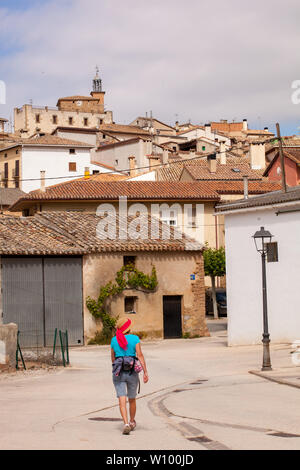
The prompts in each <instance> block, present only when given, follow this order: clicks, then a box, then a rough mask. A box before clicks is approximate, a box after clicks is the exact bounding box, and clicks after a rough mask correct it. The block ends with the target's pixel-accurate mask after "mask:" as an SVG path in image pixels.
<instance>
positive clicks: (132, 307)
mask: <svg viewBox="0 0 300 470" xmlns="http://www.w3.org/2000/svg"><path fill="white" fill-rule="evenodd" d="M136 304H137V297H125V299H124V310H125V313H133V314H134V313H136Z"/></svg>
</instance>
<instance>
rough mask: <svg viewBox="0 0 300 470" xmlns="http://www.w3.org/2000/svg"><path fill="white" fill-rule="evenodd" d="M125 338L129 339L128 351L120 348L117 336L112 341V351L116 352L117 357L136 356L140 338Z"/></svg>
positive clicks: (135, 336)
mask: <svg viewBox="0 0 300 470" xmlns="http://www.w3.org/2000/svg"><path fill="white" fill-rule="evenodd" d="M125 338H126V339H127V342H128V344H127V349H126V350H125V349H122V348H121V347H120V346H119V343H118V341H117V337H116V336H114V337H113V339H112V340H111V343H110V345H111V347H112V349H113V350H114V352H115V355H116V357H120V356H136V352H135V347H136V345H137V344H138V343H139V342H140V338H139V337H138V336H137V335H125Z"/></svg>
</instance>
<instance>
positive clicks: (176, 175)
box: [156, 151, 263, 181]
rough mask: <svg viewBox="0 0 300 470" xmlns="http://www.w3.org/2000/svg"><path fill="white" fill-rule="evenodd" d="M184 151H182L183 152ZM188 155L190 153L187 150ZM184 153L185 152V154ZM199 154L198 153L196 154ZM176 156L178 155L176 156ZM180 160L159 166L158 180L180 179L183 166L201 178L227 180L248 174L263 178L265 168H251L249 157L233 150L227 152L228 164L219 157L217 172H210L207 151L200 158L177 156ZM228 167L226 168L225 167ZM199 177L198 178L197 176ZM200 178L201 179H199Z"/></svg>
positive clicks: (240, 178)
mask: <svg viewBox="0 0 300 470" xmlns="http://www.w3.org/2000/svg"><path fill="white" fill-rule="evenodd" d="M181 153H182V152H181ZM186 154H187V155H189V154H190V153H189V152H187V153H186ZM183 155H184V154H183ZM198 155H199V154H198V153H196V156H198ZM174 157H175V158H176V156H174ZM177 158H178V161H176V162H173V161H172V164H171V165H170V166H169V167H167V166H164V167H162V168H158V169H157V170H156V172H157V180H158V181H179V180H180V177H181V174H182V171H183V168H187V169H188V170H190V168H192V170H191V171H189V172H190V173H191V176H192V177H195V179H197V180H198V181H199V180H217V179H220V180H226V179H230V180H232V179H236V180H242V179H243V175H245V174H247V175H249V176H250V179H262V173H263V170H251V168H250V164H249V159H247V158H245V157H241V156H240V155H237V154H234V153H233V152H231V151H228V152H227V158H226V162H227V163H226V165H221V164H220V163H219V160H218V157H217V172H216V173H210V171H209V168H208V162H207V158H206V153H203V154H202V156H201V155H200V156H199V158H195V157H193V159H192V160H189V159H187V158H182V157H179V156H177ZM225 167H226V168H225ZM232 168H237V169H240V170H241V173H239V172H238V173H235V172H234V171H232ZM196 177H197V178H196ZM198 178H199V179H198Z"/></svg>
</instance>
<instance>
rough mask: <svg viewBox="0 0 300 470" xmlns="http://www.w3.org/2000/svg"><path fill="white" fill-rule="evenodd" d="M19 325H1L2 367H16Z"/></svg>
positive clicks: (0, 351) (0, 357)
mask: <svg viewBox="0 0 300 470" xmlns="http://www.w3.org/2000/svg"><path fill="white" fill-rule="evenodd" d="M17 335H18V326H17V325H16V324H15V323H9V324H7V325H0V368H1V369H3V368H7V367H15V364H16V350H17Z"/></svg>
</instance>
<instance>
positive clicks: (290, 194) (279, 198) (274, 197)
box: [216, 186, 300, 213]
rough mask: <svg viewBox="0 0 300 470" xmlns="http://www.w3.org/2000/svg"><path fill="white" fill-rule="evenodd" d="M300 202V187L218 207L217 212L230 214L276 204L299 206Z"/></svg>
mask: <svg viewBox="0 0 300 470" xmlns="http://www.w3.org/2000/svg"><path fill="white" fill-rule="evenodd" d="M299 201H300V186H294V187H291V188H288V189H287V192H284V191H274V192H270V193H268V194H262V195H260V196H257V197H251V198H249V199H239V200H237V201H233V202H230V203H226V204H220V205H218V206H216V212H218V213H219V212H228V211H233V210H237V209H247V208H250V207H263V206H269V205H274V204H282V203H285V202H286V203H291V202H295V203H298V204H299Z"/></svg>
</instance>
